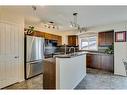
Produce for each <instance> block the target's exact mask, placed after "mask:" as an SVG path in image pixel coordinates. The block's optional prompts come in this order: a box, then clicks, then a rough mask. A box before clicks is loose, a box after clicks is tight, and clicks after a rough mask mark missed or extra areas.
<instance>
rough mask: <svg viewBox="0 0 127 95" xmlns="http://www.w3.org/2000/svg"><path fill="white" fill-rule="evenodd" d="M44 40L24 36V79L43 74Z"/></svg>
mask: <svg viewBox="0 0 127 95" xmlns="http://www.w3.org/2000/svg"><path fill="white" fill-rule="evenodd" d="M44 46H45V45H44V38H42V37H34V36H28V35H26V36H25V79H28V78H31V77H33V76H36V75H38V74H41V73H42V72H43V59H44Z"/></svg>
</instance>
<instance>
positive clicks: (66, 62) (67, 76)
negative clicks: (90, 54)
mask: <svg viewBox="0 0 127 95" xmlns="http://www.w3.org/2000/svg"><path fill="white" fill-rule="evenodd" d="M85 76H86V53H81V52H80V53H75V54H67V55H57V56H55V57H54V58H48V59H45V60H44V75H43V88H44V89H74V88H75V87H76V86H77V85H78V84H79V83H80V81H81V80H82V79H83V78H84V77H85Z"/></svg>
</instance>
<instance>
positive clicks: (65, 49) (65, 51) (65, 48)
mask: <svg viewBox="0 0 127 95" xmlns="http://www.w3.org/2000/svg"><path fill="white" fill-rule="evenodd" d="M64 54H65V55H66V54H67V46H66V45H65V44H64Z"/></svg>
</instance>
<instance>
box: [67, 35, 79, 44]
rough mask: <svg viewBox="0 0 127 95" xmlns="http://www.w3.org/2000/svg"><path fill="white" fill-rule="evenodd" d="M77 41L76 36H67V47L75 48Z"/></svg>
mask: <svg viewBox="0 0 127 95" xmlns="http://www.w3.org/2000/svg"><path fill="white" fill-rule="evenodd" d="M77 39H78V37H77V36H76V35H72V36H68V45H69V46H77Z"/></svg>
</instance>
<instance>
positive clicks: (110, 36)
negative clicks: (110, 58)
mask: <svg viewBox="0 0 127 95" xmlns="http://www.w3.org/2000/svg"><path fill="white" fill-rule="evenodd" d="M113 43H114V31H107V32H99V35H98V45H99V46H107V45H112V44H113Z"/></svg>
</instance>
